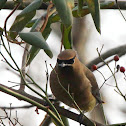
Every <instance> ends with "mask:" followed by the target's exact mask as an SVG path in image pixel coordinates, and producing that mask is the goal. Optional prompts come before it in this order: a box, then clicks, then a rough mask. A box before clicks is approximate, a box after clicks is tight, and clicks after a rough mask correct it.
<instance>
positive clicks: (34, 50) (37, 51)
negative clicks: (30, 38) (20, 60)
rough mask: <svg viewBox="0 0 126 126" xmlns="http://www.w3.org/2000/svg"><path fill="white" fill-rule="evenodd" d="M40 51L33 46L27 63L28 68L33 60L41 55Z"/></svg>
mask: <svg viewBox="0 0 126 126" xmlns="http://www.w3.org/2000/svg"><path fill="white" fill-rule="evenodd" d="M39 51H40V48H37V47H35V46H32V47H31V49H30V52H29V54H28V57H27V63H26V66H28V65H29V64H30V63H31V62H32V60H33V59H34V58H35V56H36V55H37V54H38V53H39Z"/></svg>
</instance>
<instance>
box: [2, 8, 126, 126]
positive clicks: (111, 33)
mask: <svg viewBox="0 0 126 126" xmlns="http://www.w3.org/2000/svg"><path fill="white" fill-rule="evenodd" d="M10 12H11V10H8V9H2V10H1V11H0V27H2V28H3V27H4V21H5V19H6V17H7V16H8V15H9V13H10ZM44 12H45V11H44V10H39V11H37V14H36V17H38V16H40V15H41V14H42V13H44ZM19 13H20V10H17V11H16V12H15V13H14V15H12V16H11V17H10V18H9V20H8V22H7V30H9V28H10V27H11V24H12V23H13V21H14V19H15V17H16V15H18V14H19ZM100 13H101V34H99V33H98V32H97V31H96V29H95V26H94V23H93V20H92V17H91V15H90V14H88V15H87V16H85V17H84V18H80V19H74V24H73V40H74V43H75V44H74V48H75V49H76V50H77V52H78V56H79V58H80V60H81V61H82V62H83V63H85V64H88V63H89V62H91V61H92V60H93V59H95V58H97V57H98V53H97V51H96V48H98V49H99V50H100V49H101V48H102V46H103V45H104V47H103V49H102V53H104V52H107V51H108V50H110V49H113V48H115V47H118V46H121V45H124V44H125V43H126V21H125V20H124V18H123V17H122V16H121V14H120V12H119V10H118V9H102V10H101V12H100ZM122 13H123V15H124V16H125V17H126V11H125V10H122ZM51 28H52V32H51V34H50V36H49V37H48V39H47V43H48V45H49V46H50V48H51V49H52V52H53V54H54V57H53V58H52V59H50V58H49V57H48V56H47V55H46V54H45V53H44V51H43V50H41V51H40V52H39V54H38V55H37V56H36V58H35V59H34V60H33V62H32V63H31V65H30V66H29V67H28V68H27V71H28V73H29V74H30V75H31V76H32V77H33V79H34V80H35V81H36V82H37V83H38V84H39V85H40V86H41V87H43V89H45V86H46V85H45V84H46V72H45V71H46V65H45V61H47V65H48V70H49V73H50V72H51V67H50V64H52V66H53V67H54V66H55V64H56V58H57V55H58V54H59V52H60V44H61V43H60V42H61V31H60V25H59V24H58V23H55V24H52V26H51ZM29 30H30V29H25V31H29ZM5 41H6V40H5ZM76 43H77V44H76ZM10 45H11V52H12V55H13V57H14V59H15V61H16V62H17V64H18V66H20V67H21V63H22V55H23V51H24V49H23V48H22V47H21V46H19V45H15V44H10ZM0 49H1V51H2V53H3V54H4V55H5V56H6V58H7V59H8V60H9V57H8V56H7V54H6V52H5V50H4V49H3V48H2V47H0ZM102 53H101V54H102ZM0 59H1V60H0V83H1V84H4V85H7V86H9V87H11V86H13V85H15V83H17V84H18V83H20V77H19V74H18V73H16V72H15V71H13V70H12V69H11V68H10V67H9V66H8V65H7V64H6V63H5V62H3V60H2V57H1V56H0ZM9 61H10V63H11V60H9ZM117 64H119V65H120V66H124V67H126V56H125V55H124V56H122V57H121V58H120V60H119V61H118V62H117ZM109 65H110V67H111V69H112V70H114V68H115V62H114V61H112V62H111V63H110V64H109ZM99 71H101V72H102V73H103V75H104V77H105V78H108V77H110V76H111V72H110V70H109V69H108V67H107V66H103V67H101V68H100V69H99ZM93 73H94V75H95V77H96V79H97V82H98V85H99V87H100V86H101V85H102V84H103V82H104V79H103V77H102V76H101V74H100V73H99V72H97V71H94V72H93ZM116 78H117V81H118V86H119V88H120V90H121V91H122V92H123V93H124V94H125V92H126V80H125V79H124V74H122V73H121V72H118V73H117V74H116ZM106 83H107V84H105V85H104V86H103V87H102V88H101V90H100V92H101V93H102V96H103V99H104V101H105V104H104V105H103V106H104V111H105V115H106V117H107V120H108V122H109V123H110V124H112V123H123V122H125V120H126V101H125V100H124V99H123V98H122V97H121V96H120V95H119V94H118V93H116V92H115V91H114V89H115V88H114V87H113V86H115V82H114V79H113V77H112V78H110V79H109V80H108V81H107V82H106ZM110 85H111V86H110ZM16 88H17V89H18V87H16ZM26 92H27V93H30V94H32V95H35V94H33V92H31V91H30V90H29V89H27V88H26ZM48 93H49V94H51V91H50V87H49V86H48ZM35 96H36V95H35ZM10 103H12V104H11V106H12V107H14V106H23V105H28V103H26V102H24V101H20V100H18V99H16V98H13V97H12V96H9V95H7V94H4V93H2V92H0V107H2V106H4V107H8V106H10ZM62 105H63V104H62ZM64 106H65V105H64ZM65 108H68V109H70V108H69V107H67V106H65ZM35 109H36V108H35V107H33V108H29V109H16V110H13V111H12V112H11V114H12V117H13V118H15V117H16V111H17V117H18V120H19V122H20V123H21V124H22V125H24V126H29V125H32V126H39V125H40V123H41V121H42V119H43V118H44V116H45V113H44V112H43V111H41V110H39V115H38V114H36V112H35ZM70 110H71V111H75V112H77V111H76V110H75V109H70ZM90 113H91V112H89V113H86V115H88V116H89V114H90ZM92 113H93V116H91V117H92V119H93V120H96V121H97V118H96V115H97V113H96V112H95V111H94V112H93V111H92ZM3 115H5V113H4V112H3V111H2V110H0V116H3ZM99 121H100V120H99ZM72 123H74V125H76V126H79V125H80V124H78V123H77V122H74V121H72V120H70V125H72ZM53 125H54V124H52V125H51V126H53ZM6 126H9V123H8V121H7V122H6Z"/></svg>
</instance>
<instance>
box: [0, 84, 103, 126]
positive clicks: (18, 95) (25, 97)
mask: <svg viewBox="0 0 126 126" xmlns="http://www.w3.org/2000/svg"><path fill="white" fill-rule="evenodd" d="M0 91H2V92H4V93H6V94H9V95H11V96H14V97H16V98H17V99H19V100H24V101H26V102H28V103H31V104H32V105H34V106H37V107H38V108H39V109H42V110H44V111H46V112H47V113H48V112H49V113H50V110H49V109H47V107H48V105H47V103H46V102H45V101H44V100H42V99H40V98H37V97H34V96H32V95H30V94H27V93H26V92H24V91H20V90H15V89H10V88H9V87H7V86H5V85H2V84H0ZM28 99H31V100H28ZM33 101H34V102H33ZM37 103H38V104H37ZM42 106H43V107H42ZM54 106H55V108H56V109H57V111H58V112H59V113H60V114H61V115H63V116H65V117H67V118H70V119H72V120H75V121H77V122H79V117H80V115H78V114H76V113H73V112H71V111H69V110H66V109H64V108H61V107H59V106H57V105H54ZM43 108H44V109H43ZM47 110H48V111H47ZM93 122H94V123H95V124H96V126H105V125H102V124H100V123H98V122H95V121H93ZM82 124H84V125H85V126H90V122H89V121H88V119H87V118H83V120H82Z"/></svg>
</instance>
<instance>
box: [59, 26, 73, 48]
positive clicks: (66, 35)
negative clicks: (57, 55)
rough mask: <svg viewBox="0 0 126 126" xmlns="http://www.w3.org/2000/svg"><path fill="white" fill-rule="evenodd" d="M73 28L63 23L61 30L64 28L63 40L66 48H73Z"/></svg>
mask: <svg viewBox="0 0 126 126" xmlns="http://www.w3.org/2000/svg"><path fill="white" fill-rule="evenodd" d="M71 28H72V26H70V27H68V28H66V27H64V25H62V24H61V30H62V35H63V36H62V37H63V39H62V41H63V45H64V48H65V49H72V39H71V38H72V37H71Z"/></svg>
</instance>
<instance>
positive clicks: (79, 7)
mask: <svg viewBox="0 0 126 126" xmlns="http://www.w3.org/2000/svg"><path fill="white" fill-rule="evenodd" d="M83 4H84V0H78V11H77V13H78V16H79V17H81V11H82V8H83Z"/></svg>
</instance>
